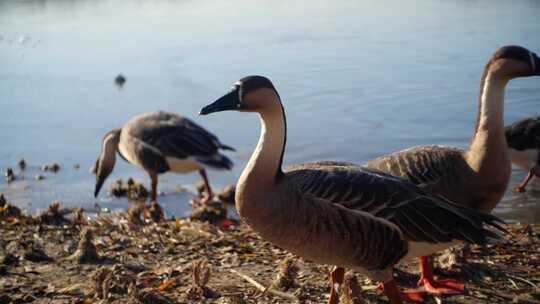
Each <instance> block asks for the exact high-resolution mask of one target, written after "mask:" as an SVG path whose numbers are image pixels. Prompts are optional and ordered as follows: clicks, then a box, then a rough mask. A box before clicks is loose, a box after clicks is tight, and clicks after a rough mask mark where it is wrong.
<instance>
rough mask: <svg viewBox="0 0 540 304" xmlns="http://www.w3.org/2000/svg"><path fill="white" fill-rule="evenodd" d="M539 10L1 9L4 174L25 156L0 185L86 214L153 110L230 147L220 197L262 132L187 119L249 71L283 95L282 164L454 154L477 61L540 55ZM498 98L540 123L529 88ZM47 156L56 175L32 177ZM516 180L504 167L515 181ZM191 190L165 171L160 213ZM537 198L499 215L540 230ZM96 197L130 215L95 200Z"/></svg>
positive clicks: (472, 100)
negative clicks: (121, 149) (100, 173)
mask: <svg viewBox="0 0 540 304" xmlns="http://www.w3.org/2000/svg"><path fill="white" fill-rule="evenodd" d="M538 16H540V3H539V2H537V1H517V2H516V1H512V2H509V1H502V0H501V1H428V0H425V1H421V0H417V1H412V2H409V3H408V4H407V5H406V6H405V5H404V4H402V3H401V2H398V1H393V2H386V3H380V2H379V1H346V0H339V1H306V0H297V1H288V2H287V4H286V5H285V4H279V3H277V2H274V1H247V0H246V1H241V0H233V1H212V0H208V1H136V0H133V1H114V0H93V1H84V0H81V1H1V2H0V35H1V38H0V113H1V114H0V115H1V116H0V130H1V131H0V142H2V145H1V146H0V167H1V168H0V169H1V170H2V172H3V171H4V170H5V168H6V167H9V166H15V165H16V162H17V161H18V160H19V159H20V158H23V157H24V158H25V159H26V160H27V162H28V163H29V166H30V167H29V170H28V172H26V179H25V180H24V181H19V182H15V183H12V184H10V185H7V184H5V182H4V181H3V180H2V184H0V191H1V192H4V193H5V194H6V195H7V197H8V199H10V200H12V201H15V202H17V203H18V204H19V205H20V206H23V207H24V208H27V209H28V211H30V212H32V211H35V210H36V209H38V208H43V207H44V206H46V205H48V204H49V203H50V202H51V201H53V200H60V201H62V202H63V203H64V204H67V205H80V204H84V205H86V206H88V205H93V204H94V203H95V202H96V200H95V199H94V198H93V196H92V192H93V187H94V177H93V176H92V175H91V174H90V173H88V168H89V167H90V166H91V165H92V164H93V162H94V161H95V158H96V156H97V154H98V153H99V149H100V140H101V137H102V135H103V134H104V133H105V132H107V131H108V130H110V129H112V128H115V127H119V126H121V125H122V124H123V123H124V122H126V121H127V120H128V119H129V118H130V117H131V116H133V115H135V114H139V113H142V112H148V111H156V110H166V111H173V112H177V113H180V114H182V115H185V116H187V117H190V118H193V119H195V120H196V121H197V122H198V123H200V124H202V125H203V126H205V127H207V128H208V129H209V130H210V131H212V132H214V133H216V134H217V135H218V136H219V137H220V139H221V140H222V141H223V142H224V143H227V144H230V145H232V146H234V147H236V148H237V150H238V153H236V154H231V157H232V158H233V159H234V161H235V163H236V167H235V169H234V170H233V171H232V172H215V171H212V172H209V175H210V179H211V182H212V184H213V185H214V188H216V189H217V188H220V187H221V186H224V185H228V184H231V183H234V181H235V180H236V179H237V177H238V175H239V173H240V170H241V169H242V168H243V165H244V163H245V161H246V160H247V158H248V157H249V155H250V153H251V151H252V149H253V148H254V146H255V143H256V140H257V137H258V132H259V130H258V121H257V118H256V116H255V115H238V114H235V113H222V114H220V115H214V116H211V117H198V116H197V112H198V110H199V109H200V108H201V106H203V105H205V104H207V103H209V102H210V101H213V100H214V99H215V98H217V97H219V96H221V94H222V93H224V92H225V91H226V90H227V89H228V88H229V86H230V85H231V84H232V83H233V82H234V81H236V80H237V79H238V78H240V77H242V76H245V75H248V74H261V75H266V76H268V77H269V78H271V79H272V80H273V82H274V84H275V85H276V87H277V89H278V90H279V91H280V94H281V96H282V99H283V102H284V105H285V108H286V111H287V118H288V126H289V136H288V139H289V140H288V146H287V152H286V156H285V162H286V163H297V162H306V161H312V160H318V159H334V160H347V161H353V162H357V163H363V162H365V161H367V160H369V159H371V158H373V157H376V156H378V155H381V154H385V153H389V152H392V151H396V150H399V149H402V148H406V147H410V146H414V145H422V144H449V145H455V146H459V147H465V146H466V145H467V142H468V140H469V137H470V134H471V132H472V129H473V122H474V117H475V114H476V113H475V111H476V99H477V94H478V91H479V78H480V75H481V73H482V70H483V67H484V64H485V62H486V61H487V59H488V58H489V56H490V55H491V53H492V52H493V51H494V50H495V49H496V48H497V47H499V46H502V45H505V44H519V45H523V46H526V47H528V48H529V49H531V50H533V51H536V52H540V35H538V34H539V32H540V22H538ZM118 73H123V74H124V75H126V76H127V83H126V85H125V87H124V88H123V89H122V90H119V89H118V88H116V87H115V86H114V84H113V80H114V77H115V76H116V75H117V74H118ZM506 98H507V103H506V112H505V119H506V121H507V122H511V121H515V120H517V119H520V118H524V117H527V116H532V115H538V114H540V113H539V112H540V111H538V110H537V109H536V107H537V104H538V102H540V79H539V78H535V79H518V80H514V81H512V82H511V83H510V85H509V87H508V90H507V94H506ZM52 162H59V163H60V164H61V165H62V169H61V171H60V172H59V173H58V174H56V175H54V174H45V175H46V179H45V180H44V181H41V182H37V181H35V180H34V179H33V176H34V175H35V174H37V173H38V172H39V166H40V165H42V164H46V163H52ZM73 164H80V165H81V169H80V170H75V169H73V167H72V166H73ZM128 176H133V177H135V178H136V179H139V180H141V181H144V182H145V183H146V184H148V183H149V180H148V178H147V176H146V175H145V174H144V173H143V172H142V171H140V170H139V169H137V168H135V167H133V166H130V165H128V164H125V163H123V162H121V161H120V162H118V163H117V167H116V168H115V171H114V173H113V175H112V176H111V177H110V178H109V180H108V181H109V183H110V181H112V180H114V179H116V178H119V177H123V178H126V177H128ZM523 176H524V172H521V171H519V170H515V171H514V174H513V177H512V183H511V185H515V184H516V183H517V182H518V181H519V180H520V179H522V178H523ZM197 180H199V177H198V176H197V174H196V173H193V174H188V175H173V174H166V175H163V176H162V177H161V179H160V187H159V188H160V190H161V191H163V192H165V194H166V195H164V196H161V197H160V198H159V200H160V202H161V203H163V204H164V205H165V207H166V209H167V211H168V213H169V214H170V213H175V214H177V215H180V214H182V213H183V212H185V211H186V210H187V207H186V202H187V200H188V199H189V197H190V195H189V194H186V193H184V194H177V193H175V188H176V186H177V185H178V184H187V185H192V184H193V183H195V181H197ZM109 183H107V184H106V185H105V187H107V186H108V185H109ZM535 184H536V185H535ZM190 189H193V187H192V186H191V187H190ZM539 197H540V185H539V183H538V182H536V183H534V182H533V184H532V187H531V189H530V191H529V192H527V193H525V194H520V195H514V194H511V193H508V194H507V196H506V197H505V199H504V201H503V202H502V203H501V204H500V205H499V207H498V209H497V210H496V212H497V214H499V215H501V216H503V217H504V218H506V219H509V220H516V221H527V222H533V221H535V222H540V210H539V209H540V208H538V198H539ZM99 201H100V202H101V204H103V205H106V206H109V207H111V208H123V207H125V205H126V202H125V201H123V200H115V199H110V198H106V196H105V195H104V194H102V195H101V196H100V198H99Z"/></svg>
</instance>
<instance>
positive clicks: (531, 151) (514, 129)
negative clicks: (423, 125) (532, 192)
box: [504, 117, 540, 192]
mask: <svg viewBox="0 0 540 304" xmlns="http://www.w3.org/2000/svg"><path fill="white" fill-rule="evenodd" d="M504 131H505V132H504V133H505V135H506V142H507V143H508V149H509V151H510V160H511V161H512V163H513V164H514V165H516V166H518V167H520V168H522V169H524V170H527V171H529V173H528V174H527V176H526V177H525V179H524V180H523V182H521V184H520V185H519V186H517V187H515V188H514V189H513V191H515V192H524V191H525V187H526V186H527V184H528V183H529V181H530V180H531V178H533V176H537V177H540V117H531V118H526V119H523V120H520V121H518V122H515V123H513V124H511V125H508V126H506V127H505V128H504Z"/></svg>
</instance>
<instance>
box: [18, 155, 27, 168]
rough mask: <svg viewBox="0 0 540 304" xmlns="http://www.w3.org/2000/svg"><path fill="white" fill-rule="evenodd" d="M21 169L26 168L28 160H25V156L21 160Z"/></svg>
mask: <svg viewBox="0 0 540 304" xmlns="http://www.w3.org/2000/svg"><path fill="white" fill-rule="evenodd" d="M19 169H21V171H24V169H26V161H24V158H23V159H21V160H20V161H19Z"/></svg>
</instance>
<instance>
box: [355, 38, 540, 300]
mask: <svg viewBox="0 0 540 304" xmlns="http://www.w3.org/2000/svg"><path fill="white" fill-rule="evenodd" d="M528 76H540V59H539V58H538V56H537V55H536V54H535V53H533V52H531V51H529V50H528V49H526V48H524V47H521V46H514V45H510V46H504V47H501V48H499V49H497V50H496V51H495V53H494V54H493V55H492V56H491V58H490V60H489V61H488V63H487V64H486V66H485V68H484V73H483V75H482V79H481V82H480V96H479V98H478V114H477V119H476V126H475V128H474V133H473V135H472V138H471V142H470V144H469V147H468V149H466V150H463V149H459V148H455V147H449V146H440V145H430V146H419V147H413V148H409V149H406V150H402V151H398V152H394V153H392V154H389V155H384V156H380V157H378V158H375V159H373V160H371V161H368V162H367V163H366V164H365V166H367V167H369V168H372V169H377V170H381V171H383V172H386V173H389V174H392V175H394V176H398V177H402V178H406V179H408V180H410V181H411V182H413V183H414V184H417V185H420V186H421V187H422V188H423V189H424V190H425V191H427V192H430V193H434V194H436V195H442V196H444V197H445V198H447V199H449V200H451V201H453V202H455V203H457V204H460V205H462V206H465V207H469V208H473V209H475V210H478V211H481V212H485V213H489V212H491V211H492V210H493V209H494V208H495V206H496V205H497V203H498V202H499V200H500V199H501V198H502V196H503V195H504V193H505V191H506V188H507V186H508V181H509V179H510V173H511V164H510V157H509V152H508V150H507V143H506V139H505V129H504V122H503V110H504V92H505V88H506V85H507V83H508V82H509V81H510V80H511V79H513V78H518V77H528ZM420 270H421V277H420V280H419V285H423V286H425V288H426V290H427V291H428V292H430V293H435V294H454V293H461V292H463V290H464V289H463V288H464V285H463V284H461V283H460V282H457V281H455V280H450V279H448V280H441V281H437V280H436V279H435V278H434V277H433V259H432V258H431V257H421V258H420Z"/></svg>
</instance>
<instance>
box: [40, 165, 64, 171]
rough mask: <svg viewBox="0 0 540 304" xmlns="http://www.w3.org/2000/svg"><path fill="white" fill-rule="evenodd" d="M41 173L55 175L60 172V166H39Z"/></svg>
mask: <svg viewBox="0 0 540 304" xmlns="http://www.w3.org/2000/svg"><path fill="white" fill-rule="evenodd" d="M41 171H46V172H47V171H48V172H52V173H57V172H58V171H60V165H59V164H58V163H53V164H52V165H43V166H41Z"/></svg>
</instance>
